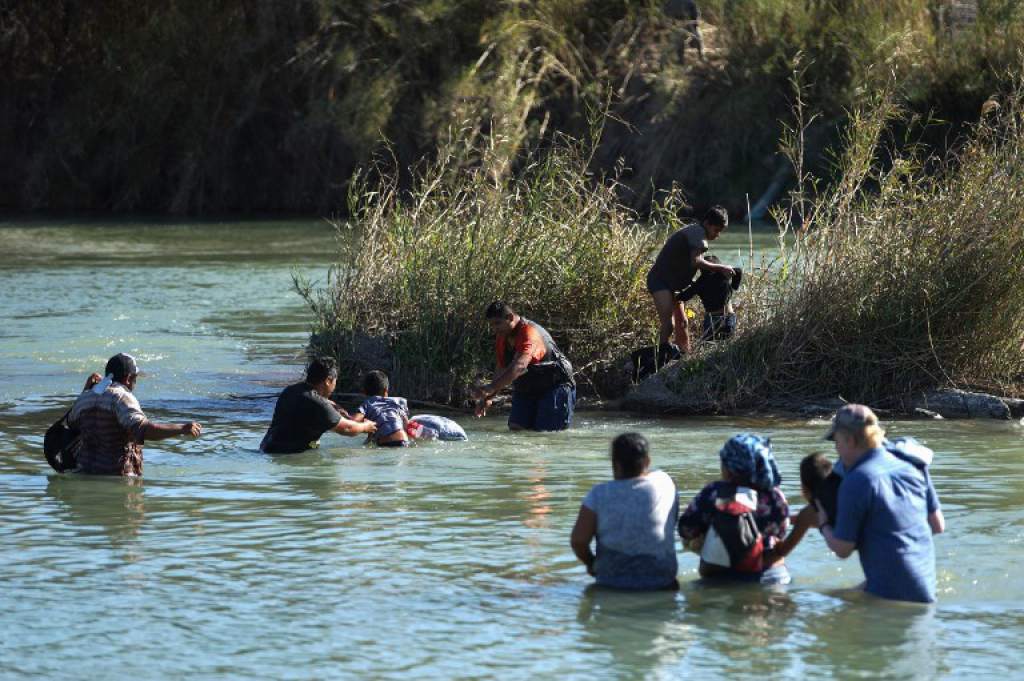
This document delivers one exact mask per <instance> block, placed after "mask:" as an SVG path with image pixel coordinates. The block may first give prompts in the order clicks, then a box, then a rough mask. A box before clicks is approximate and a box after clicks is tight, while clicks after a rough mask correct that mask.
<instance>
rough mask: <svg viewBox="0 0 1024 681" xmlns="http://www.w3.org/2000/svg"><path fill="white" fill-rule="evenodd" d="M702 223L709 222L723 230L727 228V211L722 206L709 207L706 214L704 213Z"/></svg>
mask: <svg viewBox="0 0 1024 681" xmlns="http://www.w3.org/2000/svg"><path fill="white" fill-rule="evenodd" d="M704 222H710V223H711V224H713V225H718V226H719V227H721V228H722V229H725V228H726V227H728V226H729V211H727V210H726V209H725V208H723V207H722V206H711V208H708V212H707V213H704Z"/></svg>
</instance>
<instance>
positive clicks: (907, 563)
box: [833, 449, 938, 603]
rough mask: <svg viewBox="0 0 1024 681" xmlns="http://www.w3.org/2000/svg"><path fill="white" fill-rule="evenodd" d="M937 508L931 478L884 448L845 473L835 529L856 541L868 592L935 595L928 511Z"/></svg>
mask: <svg viewBox="0 0 1024 681" xmlns="http://www.w3.org/2000/svg"><path fill="white" fill-rule="evenodd" d="M936 510H938V495H937V494H936V493H935V489H934V487H932V484H931V480H930V478H929V477H928V476H927V475H926V474H925V473H924V472H923V471H921V470H919V469H918V468H916V467H915V466H913V465H911V464H909V463H907V462H906V461H902V460H900V459H898V458H896V457H895V456H893V455H892V454H890V453H889V452H887V451H885V450H884V449H873V450H870V451H869V452H868V453H866V454H865V455H864V456H863V457H862V458H861V459H860V460H859V461H858V462H857V464H856V465H855V466H854V467H853V469H852V470H850V471H848V472H847V473H846V475H845V476H844V477H843V482H842V483H841V484H840V485H839V503H838V508H837V509H836V521H835V523H834V529H833V534H834V536H835V537H836V538H837V539H841V540H843V541H848V542H853V543H854V544H856V545H857V555H858V557H859V558H860V565H861V568H863V570H864V577H865V578H866V580H867V582H866V584H865V590H866V591H868V592H869V593H872V594H875V595H876V596H881V597H882V598H891V599H895V600H901V601H920V602H925V603H928V602H931V601H934V600H935V545H934V543H933V541H932V531H931V527H930V526H929V525H928V514H929V513H931V512H933V511H936Z"/></svg>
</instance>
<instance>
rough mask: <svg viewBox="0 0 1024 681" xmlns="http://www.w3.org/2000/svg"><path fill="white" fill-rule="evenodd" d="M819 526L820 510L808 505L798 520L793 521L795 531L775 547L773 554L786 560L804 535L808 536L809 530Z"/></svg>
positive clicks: (798, 516)
mask: <svg viewBox="0 0 1024 681" xmlns="http://www.w3.org/2000/svg"><path fill="white" fill-rule="evenodd" d="M817 525H818V509H816V508H815V507H814V506H812V505H811V504H807V505H806V506H804V507H803V508H802V509H800V512H799V513H797V515H796V518H794V519H793V530H792V531H791V532H790V533H789V534H788V535H786V537H785V539H783V540H782V541H780V542H779V543H777V544H776V545H775V548H773V549H772V553H774V554H775V555H776V556H778V557H779V558H785V557H786V556H788V555H789V554H790V553H791V552H792V551H793V549H795V548H796V546H797V544H799V543H800V542H801V541H802V540H803V538H804V535H805V534H807V530H809V529H811V528H812V527H816V526H817Z"/></svg>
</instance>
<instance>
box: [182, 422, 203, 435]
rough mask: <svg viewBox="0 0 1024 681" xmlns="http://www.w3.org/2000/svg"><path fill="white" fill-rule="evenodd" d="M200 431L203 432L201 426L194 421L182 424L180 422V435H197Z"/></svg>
mask: <svg viewBox="0 0 1024 681" xmlns="http://www.w3.org/2000/svg"><path fill="white" fill-rule="evenodd" d="M202 432H203V427H202V426H201V425H199V424H198V423H196V422H195V421H192V422H190V423H183V424H181V434H182V435H187V436H189V437H199V435H200V434H201V433H202Z"/></svg>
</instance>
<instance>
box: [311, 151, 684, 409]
mask: <svg viewBox="0 0 1024 681" xmlns="http://www.w3.org/2000/svg"><path fill="white" fill-rule="evenodd" d="M482 142H483V144H482V145H481V146H480V147H478V148H473V149H470V150H468V151H470V152H473V153H476V152H480V153H479V155H478V156H477V159H478V163H477V164H475V165H474V166H473V167H472V169H470V170H464V169H462V165H463V164H462V163H460V162H459V161H460V157H459V156H458V155H456V154H454V153H452V154H449V153H444V154H441V156H440V158H439V159H438V160H437V161H436V162H434V163H431V164H430V165H428V166H427V167H425V168H424V169H422V170H421V171H420V172H418V173H417V174H416V177H415V180H414V182H413V187H412V189H411V190H410V191H409V194H408V196H407V197H406V198H405V199H404V200H403V199H402V198H401V194H400V193H399V191H398V189H397V183H396V180H395V178H394V177H390V176H384V177H383V178H382V179H381V178H379V177H378V178H377V179H376V180H375V181H374V184H373V188H372V189H371V187H369V186H367V185H366V184H365V182H364V181H363V180H362V178H360V180H359V181H357V182H355V183H354V184H353V191H352V206H351V214H352V216H353V220H352V222H351V223H345V224H338V228H339V229H340V230H343V231H349V230H353V231H354V232H355V233H354V234H349V235H346V236H345V238H343V239H341V242H342V243H343V244H346V245H345V246H344V252H343V254H342V257H341V262H340V263H339V265H338V266H337V267H336V268H335V270H334V271H333V277H332V279H333V282H332V284H331V285H330V286H329V287H328V288H326V289H322V290H313V289H311V288H310V286H309V285H308V283H304V282H297V283H298V286H299V289H300V291H301V292H302V294H303V295H304V296H305V297H306V300H307V301H308V302H309V303H310V305H311V307H312V309H313V310H314V312H315V313H316V321H315V325H314V334H313V339H312V348H313V350H314V351H316V352H320V353H327V354H331V355H334V356H336V357H338V358H339V359H340V361H341V362H342V365H343V366H344V368H345V369H346V371H344V372H343V374H344V375H346V376H348V377H350V378H351V377H358V376H359V375H360V374H361V373H362V372H364V371H366V370H367V369H371V368H383V369H386V370H387V371H388V372H389V373H390V375H391V378H392V381H393V384H394V386H395V390H396V392H397V393H399V394H402V395H407V396H409V397H416V398H421V399H423V398H428V399H432V400H436V401H443V402H459V401H461V400H462V399H463V398H464V397H465V394H466V393H465V391H466V388H467V387H468V385H469V383H470V382H471V381H472V380H473V379H475V378H476V377H477V376H478V375H479V374H480V372H482V371H489V370H491V369H493V367H494V362H495V359H494V339H493V336H492V335H491V333H490V331H489V329H488V327H487V324H486V322H485V320H484V309H485V308H486V306H487V304H488V303H490V302H491V301H493V300H495V299H498V298H501V299H505V300H508V301H510V302H512V303H513V305H515V307H516V308H517V310H518V311H519V312H521V313H522V314H523V315H524V316H526V317H529V318H534V319H537V320H538V321H540V322H541V323H542V324H544V325H545V326H546V327H547V328H548V329H549V330H550V331H551V332H552V334H553V335H555V336H556V338H557V340H558V342H559V345H560V347H561V348H562V349H563V350H564V351H566V352H567V354H569V356H571V357H572V360H573V362H574V365H575V367H576V368H577V370H581V371H582V374H581V378H582V379H587V378H592V377H594V376H600V375H601V373H602V372H601V369H604V368H607V366H608V365H609V363H610V362H612V361H613V360H615V359H616V358H618V357H621V356H622V354H623V353H624V352H627V351H628V350H630V349H632V348H634V347H636V346H637V345H638V344H643V343H646V342H649V341H650V338H649V333H648V332H649V329H648V327H650V326H651V325H650V324H647V323H646V321H647V320H648V319H649V318H650V317H651V316H652V313H651V310H648V309H647V308H648V307H649V305H650V301H649V300H648V294H647V290H646V287H645V277H646V274H647V269H648V266H649V255H650V253H651V252H652V251H653V250H654V249H656V248H657V247H658V246H659V245H660V243H661V240H662V239H663V238H664V232H656V231H652V230H650V229H648V228H647V227H645V226H644V225H642V224H641V223H640V222H639V221H638V219H637V216H636V215H635V214H634V213H633V212H632V211H629V210H627V209H625V208H622V207H621V205H620V204H619V203H618V201H617V200H616V194H615V186H614V183H613V182H595V181H593V178H590V177H589V176H588V174H587V165H588V164H587V160H588V159H587V157H586V156H585V154H584V148H583V147H582V146H581V145H579V144H576V143H573V142H571V141H569V140H560V141H559V142H558V143H557V144H556V146H555V147H554V148H552V149H550V150H548V151H547V152H545V153H538V154H536V155H534V156H532V157H530V158H529V159H526V160H524V162H523V167H522V168H521V169H520V172H518V173H516V175H515V176H514V177H513V178H509V177H507V176H501V175H496V174H495V173H493V172H491V168H493V166H494V164H495V163H498V164H500V163H502V162H503V160H502V153H501V151H500V150H499V151H494V150H495V149H499V148H500V144H497V143H491V141H490V139H489V138H488V139H485V140H482ZM466 152H467V150H466V149H464V148H462V149H461V153H466ZM352 225H354V227H353V226H352ZM374 341H377V342H376V343H375V342H374ZM381 341H383V347H382V344H381Z"/></svg>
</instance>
